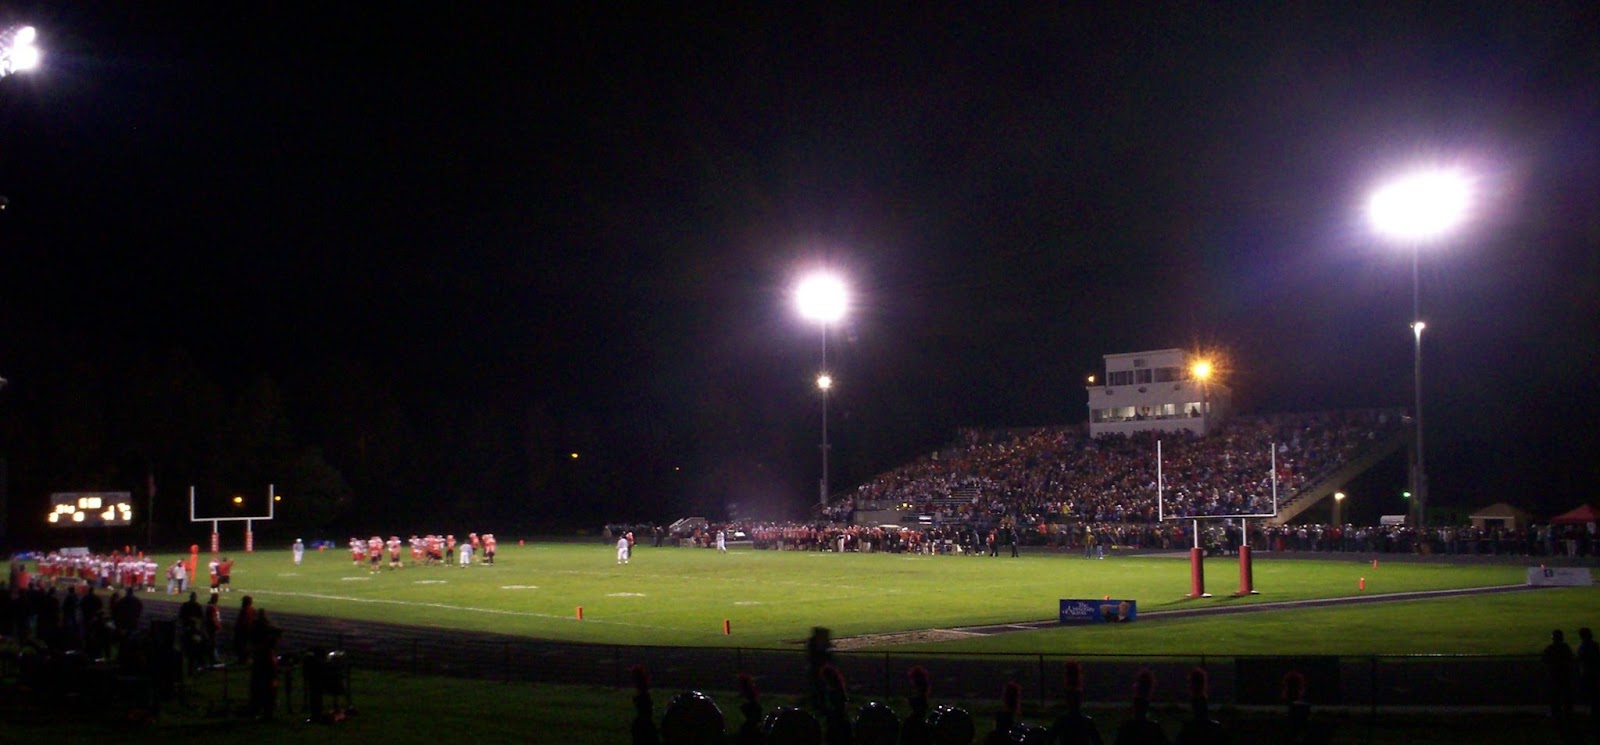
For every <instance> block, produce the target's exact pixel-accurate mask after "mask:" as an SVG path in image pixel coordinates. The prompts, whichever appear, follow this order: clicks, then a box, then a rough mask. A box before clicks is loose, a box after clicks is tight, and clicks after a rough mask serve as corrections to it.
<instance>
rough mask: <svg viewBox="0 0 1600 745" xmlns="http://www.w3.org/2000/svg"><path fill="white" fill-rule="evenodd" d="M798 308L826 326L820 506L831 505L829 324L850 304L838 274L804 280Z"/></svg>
mask: <svg viewBox="0 0 1600 745" xmlns="http://www.w3.org/2000/svg"><path fill="white" fill-rule="evenodd" d="M794 296H795V306H796V307H797V308H798V309H799V310H800V317H802V318H804V319H806V320H808V321H815V322H817V323H819V324H821V325H822V371H821V372H820V373H818V374H817V390H819V391H821V392H822V479H821V481H820V484H819V486H818V493H817V504H827V503H828V392H829V391H830V390H832V389H833V376H832V375H830V374H828V324H830V323H837V322H838V321H839V319H841V318H844V313H845V309H846V307H847V306H848V305H849V300H848V293H847V292H846V291H845V287H844V281H843V280H841V279H839V277H837V276H836V275H833V274H828V273H817V274H812V275H809V276H807V277H806V278H804V279H802V280H800V284H799V286H798V287H796V288H795V293H794Z"/></svg>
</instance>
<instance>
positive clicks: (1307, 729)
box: [1283, 671, 1312, 745]
mask: <svg viewBox="0 0 1600 745" xmlns="http://www.w3.org/2000/svg"><path fill="white" fill-rule="evenodd" d="M1283 703H1284V704H1285V705H1287V706H1288V707H1289V711H1288V719H1287V725H1288V726H1287V728H1286V729H1285V732H1284V737H1283V741H1284V742H1285V743H1288V745H1304V744H1305V743H1310V742H1312V737H1311V702H1310V701H1307V700H1306V676H1304V675H1301V674H1300V673H1297V672H1294V671H1290V672H1289V673H1287V674H1285V675H1284V676H1283Z"/></svg>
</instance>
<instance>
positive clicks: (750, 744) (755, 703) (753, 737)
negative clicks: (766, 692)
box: [734, 673, 766, 745]
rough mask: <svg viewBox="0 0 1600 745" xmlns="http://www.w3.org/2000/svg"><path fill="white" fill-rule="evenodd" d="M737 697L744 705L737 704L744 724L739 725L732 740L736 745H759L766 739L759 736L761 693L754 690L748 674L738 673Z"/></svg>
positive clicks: (754, 684)
mask: <svg viewBox="0 0 1600 745" xmlns="http://www.w3.org/2000/svg"><path fill="white" fill-rule="evenodd" d="M739 697H740V698H742V699H744V703H742V704H739V713H741V714H743V715H744V722H743V723H741V724H740V725H739V734H738V735H737V736H736V737H735V738H734V742H736V743H738V745H761V743H763V742H765V741H766V738H765V737H763V736H762V734H761V692H760V691H758V690H756V681H755V678H752V677H750V674H749V673H739Z"/></svg>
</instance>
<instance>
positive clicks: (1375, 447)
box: [1267, 429, 1411, 525]
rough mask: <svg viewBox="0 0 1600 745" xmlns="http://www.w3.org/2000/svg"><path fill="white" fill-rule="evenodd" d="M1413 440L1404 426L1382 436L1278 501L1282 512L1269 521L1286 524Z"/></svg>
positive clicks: (1273, 523) (1268, 522)
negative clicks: (1341, 463)
mask: <svg viewBox="0 0 1600 745" xmlns="http://www.w3.org/2000/svg"><path fill="white" fill-rule="evenodd" d="M1410 440H1411V430H1409V429H1401V430H1398V431H1396V432H1393V433H1391V434H1390V435H1389V436H1388V437H1387V438H1385V439H1381V440H1378V441H1377V442H1374V443H1372V444H1371V445H1369V446H1367V447H1366V448H1363V449H1362V450H1361V451H1360V452H1358V453H1357V454H1356V456H1355V457H1354V458H1351V459H1350V460H1349V461H1346V462H1345V464H1344V465H1342V466H1340V467H1338V468H1335V469H1333V470H1330V471H1328V472H1326V473H1324V474H1323V475H1320V476H1317V477H1316V478H1314V479H1313V480H1311V481H1310V482H1308V483H1307V484H1306V485H1305V486H1303V487H1301V488H1300V490H1299V491H1297V492H1295V493H1294V494H1292V495H1290V497H1289V499H1288V500H1287V501H1284V502H1280V503H1279V504H1278V516H1277V517H1274V518H1270V519H1268V520H1267V524H1268V525H1283V524H1286V523H1288V522H1289V521H1290V520H1293V519H1295V518H1296V517H1299V516H1300V513H1302V512H1305V511H1306V510H1309V509H1311V508H1312V507H1314V506H1316V505H1317V503H1319V502H1321V501H1322V500H1324V499H1327V498H1328V497H1330V496H1332V495H1333V493H1334V492H1336V491H1339V490H1340V489H1342V488H1344V485H1345V484H1348V483H1350V481H1351V480H1352V479H1354V478H1355V477H1356V476H1359V475H1361V473H1362V472H1364V471H1366V470H1367V469H1369V468H1371V467H1373V466H1375V465H1377V464H1378V463H1379V462H1380V461H1382V460H1383V459H1384V458H1387V457H1389V456H1391V455H1393V454H1394V453H1395V452H1396V451H1399V450H1400V449H1402V448H1404V447H1405V446H1406V443H1408V442H1410Z"/></svg>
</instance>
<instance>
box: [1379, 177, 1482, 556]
mask: <svg viewBox="0 0 1600 745" xmlns="http://www.w3.org/2000/svg"><path fill="white" fill-rule="evenodd" d="M1472 192H1473V183H1472V178H1471V177H1470V176H1469V175H1468V174H1466V173H1465V172H1463V171H1461V170H1459V169H1455V168H1424V169H1419V170H1416V171H1412V172H1410V173H1407V174H1405V175H1403V176H1400V177H1397V178H1395V179H1394V180H1392V181H1389V182H1388V183H1386V184H1384V185H1383V186H1381V187H1379V188H1378V190H1377V191H1374V192H1373V193H1372V196H1371V197H1370V198H1369V199H1368V200H1367V219H1368V220H1370V221H1371V223H1372V228H1373V230H1375V231H1377V232H1378V233H1379V234H1381V235H1383V236H1384V237H1386V238H1388V239H1390V240H1392V241H1395V242H1397V243H1399V244H1401V245H1404V246H1408V247H1409V248H1410V249H1411V319H1412V320H1411V333H1412V337H1413V339H1414V340H1415V344H1414V346H1413V349H1414V352H1413V357H1412V389H1413V390H1414V391H1415V393H1416V401H1415V404H1414V405H1415V411H1414V412H1413V418H1414V419H1415V430H1414V440H1413V442H1414V453H1413V455H1412V464H1411V491H1412V493H1414V494H1416V499H1414V500H1412V502H1411V510H1412V513H1413V515H1414V521H1413V522H1414V523H1415V525H1416V527H1417V528H1418V529H1419V530H1420V529H1422V528H1424V527H1426V524H1427V514H1428V513H1427V509H1428V469H1427V458H1426V456H1425V451H1424V449H1423V437H1422V330H1423V329H1424V328H1427V324H1425V323H1423V322H1422V283H1421V280H1420V273H1419V272H1418V270H1417V265H1418V264H1419V263H1420V260H1421V259H1420V256H1421V253H1422V245H1423V244H1424V243H1429V242H1433V241H1436V240H1439V239H1441V238H1443V237H1445V236H1447V235H1449V234H1450V233H1452V232H1453V231H1454V230H1455V229H1456V228H1457V227H1459V226H1460V225H1461V223H1463V222H1465V221H1466V219H1467V216H1468V212H1469V211H1470V210H1471V209H1472V200H1473V193H1472Z"/></svg>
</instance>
